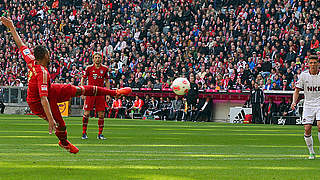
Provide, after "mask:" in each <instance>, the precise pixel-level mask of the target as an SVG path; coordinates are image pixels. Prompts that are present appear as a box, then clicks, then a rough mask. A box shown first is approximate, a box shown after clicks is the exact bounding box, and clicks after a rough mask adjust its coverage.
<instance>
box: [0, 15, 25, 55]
mask: <svg viewBox="0 0 320 180" xmlns="http://www.w3.org/2000/svg"><path fill="white" fill-rule="evenodd" d="M0 20H1V22H2V24H3V25H5V26H6V27H7V28H8V29H9V30H10V32H11V34H12V36H13V39H14V41H15V42H16V44H17V46H18V47H19V49H20V47H21V46H25V45H24V43H23V42H22V40H21V38H20V36H19V34H18V33H17V31H16V28H15V27H14V25H13V22H12V20H11V19H10V18H6V17H0Z"/></svg>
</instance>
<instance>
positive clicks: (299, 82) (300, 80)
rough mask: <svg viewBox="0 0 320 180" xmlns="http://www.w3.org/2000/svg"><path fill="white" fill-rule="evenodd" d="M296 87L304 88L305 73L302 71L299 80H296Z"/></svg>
mask: <svg viewBox="0 0 320 180" xmlns="http://www.w3.org/2000/svg"><path fill="white" fill-rule="evenodd" d="M295 85H296V87H297V88H300V89H303V87H304V73H302V74H301V75H300V77H299V79H298V81H297V82H296V84H295Z"/></svg>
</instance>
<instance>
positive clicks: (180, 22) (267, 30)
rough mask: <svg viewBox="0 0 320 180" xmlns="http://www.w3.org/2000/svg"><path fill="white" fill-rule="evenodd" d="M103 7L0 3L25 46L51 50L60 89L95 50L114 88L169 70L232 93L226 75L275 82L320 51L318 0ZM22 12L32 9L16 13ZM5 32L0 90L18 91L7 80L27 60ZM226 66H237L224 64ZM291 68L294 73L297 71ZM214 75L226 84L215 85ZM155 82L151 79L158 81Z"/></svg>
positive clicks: (164, 75)
mask: <svg viewBox="0 0 320 180" xmlns="http://www.w3.org/2000/svg"><path fill="white" fill-rule="evenodd" d="M110 2H111V1H102V0H97V1H91V2H90V3H88V2H84V3H83V4H75V3H69V1H66V2H62V1H60V3H56V2H55V3H52V2H50V1H48V2H47V1H44V0H39V1H22V0H18V1H17V3H10V1H4V5H3V6H4V9H10V11H9V12H8V13H7V14H6V15H7V16H9V17H11V19H12V20H13V21H14V23H15V24H16V25H17V27H18V30H19V31H20V32H21V34H22V38H24V39H25V40H26V41H27V42H28V43H29V45H30V46H31V48H32V46H35V45H39V44H45V45H46V46H47V48H48V49H49V51H50V52H52V54H51V56H52V57H51V58H52V59H53V62H52V68H51V69H50V71H51V73H52V77H53V80H55V81H59V82H61V83H62V82H63V83H66V82H67V81H68V82H69V83H72V84H78V83H79V81H80V79H79V76H80V75H81V73H82V72H81V71H80V67H81V68H86V66H87V65H88V64H90V63H91V61H92V60H91V58H90V57H91V54H92V52H101V53H103V59H104V62H103V63H104V65H106V66H108V67H109V68H110V71H114V70H115V69H118V71H119V72H117V73H116V75H115V76H110V77H111V78H112V79H111V82H112V83H111V87H116V85H117V84H119V82H120V78H119V77H122V75H124V79H122V78H121V79H122V81H123V86H131V87H137V88H141V87H146V86H149V87H150V82H149V79H145V77H142V75H139V74H140V72H141V74H144V73H147V72H149V73H151V71H153V70H154V71H155V72H154V74H153V75H150V77H151V76H154V77H153V80H156V79H158V80H159V82H160V83H161V84H162V88H168V87H170V84H171V82H172V80H173V79H174V76H175V74H176V77H178V76H186V77H189V76H190V74H193V75H196V74H198V76H199V80H198V81H196V83H201V84H202V86H201V87H200V88H201V89H204V88H208V87H210V88H212V89H213V88H214V89H220V90H225V89H228V88H229V87H231V88H234V87H233V86H231V85H228V84H229V82H230V81H229V79H231V82H230V84H234V83H235V81H237V79H238V78H239V77H240V78H241V84H242V85H244V86H249V84H250V83H249V81H251V80H255V79H256V77H257V75H258V74H261V73H262V74H263V77H264V78H265V77H266V76H268V74H270V71H272V70H271V69H272V68H274V69H275V73H271V74H273V76H274V75H278V76H280V77H281V76H282V74H280V73H281V72H282V71H283V70H284V72H286V71H287V67H286V63H287V64H289V66H290V65H291V63H292V62H295V61H296V58H299V59H300V63H301V65H299V66H298V67H297V69H300V70H301V71H303V70H305V64H306V63H305V58H306V57H307V56H308V53H310V51H311V50H312V51H313V50H315V51H319V38H320V36H319V33H318V31H319V28H320V26H319V25H318V23H317V22H318V17H317V14H319V13H320V12H319V9H318V7H319V3H318V2H317V1H311V2H306V1H302V0H297V1H294V2H293V1H265V2H264V3H255V2H253V3H249V2H248V1H225V2H223V1H216V2H215V3H212V2H211V1H203V2H202V1H193V2H192V3H190V2H189V1H184V2H180V1H157V2H156V3H153V4H151V3H140V1H127V0H124V1H119V0H114V1H112V4H113V6H112V7H111V6H110ZM120 4H121V5H120ZM230 4H232V5H233V6H230ZM311 4H313V5H311ZM18 6H19V8H18ZM95 7H98V8H95ZM175 7H178V8H175ZM4 9H3V10H2V12H4ZM26 9H29V13H24V12H23V11H24V10H26ZM1 28H2V29H3V27H0V29H1ZM4 32H5V31H4V29H3V30H2V31H1V30H0V47H1V48H0V49H1V50H0V67H1V68H0V69H1V76H2V77H4V78H1V81H0V84H3V85H20V84H16V83H13V82H16V81H15V79H20V82H21V83H22V84H23V85H24V86H25V85H26V82H27V76H26V75H25V74H27V72H26V64H24V63H22V59H21V56H20V55H19V53H18V51H17V47H16V46H15V45H14V44H13V43H11V42H12V41H10V40H9V39H8V38H11V37H6V35H5V33H4ZM230 64H232V65H230ZM246 64H248V65H249V67H248V68H246ZM232 66H236V68H235V69H234V68H229V67H232ZM73 67H76V70H78V71H79V72H77V71H76V70H74V69H73ZM146 67H147V68H146ZM183 68H185V70H183ZM241 68H244V70H243V73H242V72H240V71H241ZM122 69H125V70H124V71H122ZM138 69H139V70H138ZM203 69H204V70H203ZM297 69H295V70H294V69H292V72H293V73H294V74H297ZM67 73H68V74H69V75H67ZM152 73H153V72H152ZM210 76H212V79H213V80H214V81H215V82H210V83H212V84H213V86H214V87H211V84H207V85H204V84H205V83H204V82H207V81H208V78H209V77H210ZM227 76H229V79H227V78H226V77H227ZM233 76H234V77H233ZM194 77H195V76H194ZM219 77H221V79H220V80H222V79H223V82H220V81H216V80H218V79H219ZM72 78H74V80H72ZM232 79H233V80H232ZM153 80H151V83H152V84H155V82H154V81H153ZM234 80H235V81H234ZM272 80H273V78H272ZM282 80H283V79H281V78H280V79H279V81H281V82H280V83H279V82H277V85H278V86H281V85H282V84H283V82H282ZM210 81H211V80H210ZM11 83H13V84H11ZM148 83H149V85H148ZM265 83H266V82H263V84H262V85H263V86H264V85H265ZM288 84H291V81H289V80H288ZM121 86H122V85H121ZM159 87H160V86H158V87H157V88H159ZM153 88H156V87H153ZM188 103H189V99H188Z"/></svg>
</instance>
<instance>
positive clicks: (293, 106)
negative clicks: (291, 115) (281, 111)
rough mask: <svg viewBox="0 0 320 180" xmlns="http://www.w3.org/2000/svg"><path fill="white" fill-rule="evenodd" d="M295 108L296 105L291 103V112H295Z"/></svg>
mask: <svg viewBox="0 0 320 180" xmlns="http://www.w3.org/2000/svg"><path fill="white" fill-rule="evenodd" d="M296 106H297V104H296V103H294V102H292V104H291V109H292V110H295V109H296Z"/></svg>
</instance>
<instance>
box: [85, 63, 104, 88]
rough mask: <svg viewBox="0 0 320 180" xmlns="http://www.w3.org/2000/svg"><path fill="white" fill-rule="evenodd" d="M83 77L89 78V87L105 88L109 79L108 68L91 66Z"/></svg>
mask: <svg viewBox="0 0 320 180" xmlns="http://www.w3.org/2000/svg"><path fill="white" fill-rule="evenodd" d="M82 77H83V78H85V79H86V78H88V85H92V86H100V87H104V81H105V80H106V79H108V78H109V75H108V68H107V67H106V66H104V65H101V66H100V67H99V68H96V67H95V66H94V65H90V66H88V67H87V68H86V70H85V71H84V74H83V76H82Z"/></svg>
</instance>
